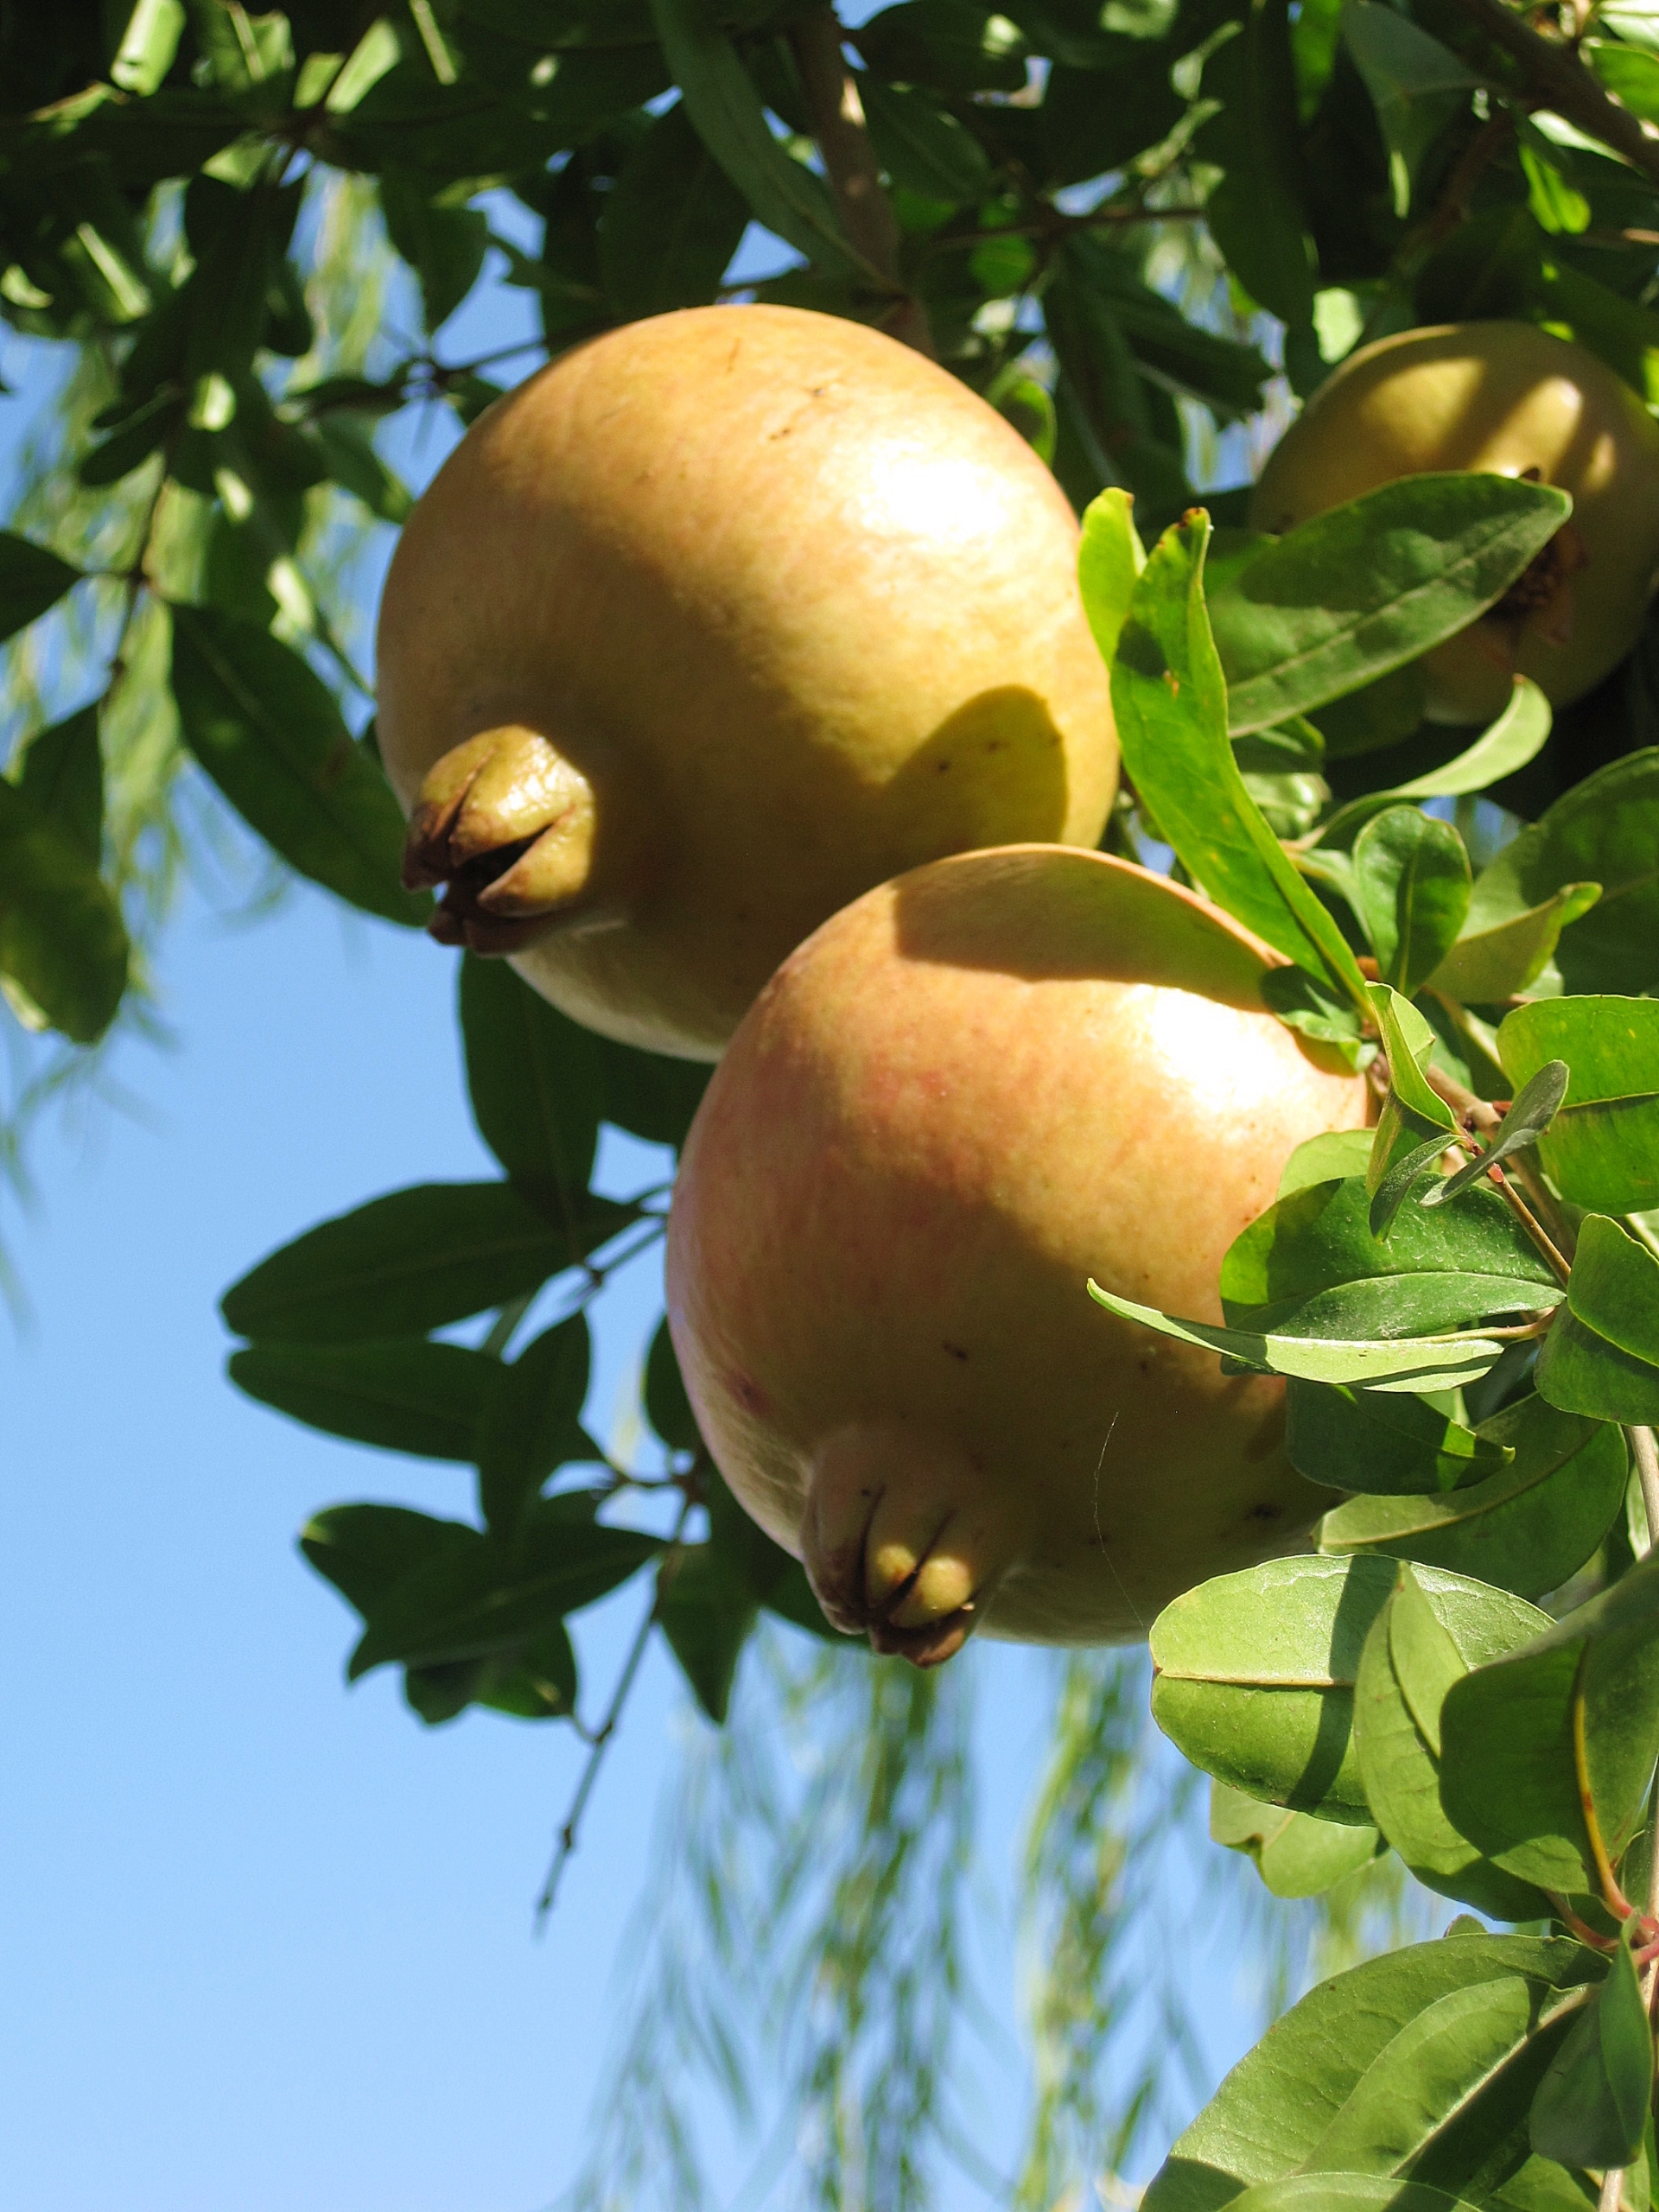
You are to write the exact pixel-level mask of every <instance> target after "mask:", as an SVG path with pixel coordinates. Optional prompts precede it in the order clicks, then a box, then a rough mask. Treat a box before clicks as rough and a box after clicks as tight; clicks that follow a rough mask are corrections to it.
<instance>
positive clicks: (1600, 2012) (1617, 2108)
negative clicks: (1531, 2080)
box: [1531, 1943, 1653, 2168]
mask: <svg viewBox="0 0 1659 2212" xmlns="http://www.w3.org/2000/svg"><path fill="white" fill-rule="evenodd" d="M1652 2095H1653V2029H1652V2026H1651V2024H1649V2019H1648V2008H1647V2006H1646V2005H1644V2004H1643V2001H1642V1985H1641V1983H1640V1981H1639V1980H1637V1972H1636V1965H1635V1961H1633V1960H1632V1958H1631V1956H1630V1946H1629V1944H1628V1943H1621V1944H1620V1945H1619V1946H1618V1949H1617V1950H1616V1951H1615V1952H1614V1953H1613V1957H1612V1963H1611V1966H1610V1967H1608V1970H1607V1979H1606V1980H1605V1981H1604V1982H1603V1983H1602V1985H1601V1986H1600V1988H1599V1989H1598V1990H1597V1991H1596V1992H1595V1993H1594V1994H1593V1995H1592V1998H1591V1999H1590V2001H1589V2002H1588V2004H1586V2005H1585V2007H1584V2009H1583V2011H1582V2012H1581V2014H1580V2018H1579V2021H1578V2024H1577V2025H1576V2026H1575V2027H1574V2028H1573V2032H1572V2033H1571V2035H1569V2036H1568V2037H1567V2041H1566V2043H1565V2044H1563V2045H1562V2046H1561V2048H1560V2050H1559V2051H1558V2052H1557V2053H1556V2056H1555V2060H1554V2064H1553V2065H1552V2066H1551V2067H1550V2069H1549V2071H1548V2074H1546V2075H1545V2076H1544V2078H1543V2080H1542V2081H1541V2082H1540V2083H1539V2084H1538V2093H1537V2094H1536V2095H1535V2097H1534V2099H1533V2101H1532V2128H1531V2133H1532V2147H1533V2149H1534V2150H1535V2151H1536V2152H1538V2154H1539V2156H1540V2157H1541V2158H1555V2159H1557V2160H1559V2161H1560V2164H1562V2165H1564V2166H1595V2167H1598V2168H1600V2167H1605V2166H1630V2165H1634V2164H1635V2163H1636V2160H1637V2157H1638V2155H1639V2153H1640V2152H1641V2149H1642V2138H1643V2133H1644V2131H1645V2130H1646V2127H1647V2124H1648V2105H1649V2100H1650V2099H1651V2097H1652Z"/></svg>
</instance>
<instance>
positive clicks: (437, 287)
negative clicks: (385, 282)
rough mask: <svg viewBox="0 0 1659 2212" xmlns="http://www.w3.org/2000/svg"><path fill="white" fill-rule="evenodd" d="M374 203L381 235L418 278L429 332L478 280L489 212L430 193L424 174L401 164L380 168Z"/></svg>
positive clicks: (442, 195) (455, 306) (487, 235)
mask: <svg viewBox="0 0 1659 2212" xmlns="http://www.w3.org/2000/svg"><path fill="white" fill-rule="evenodd" d="M380 206H381V209H382V211H383V212H384V213H385V219H386V235H387V236H388V237H389V238H391V243H392V245H393V246H394V247H395V248H396V249H397V252H398V253H400V254H401V255H402V256H403V257H404V260H405V261H406V262H408V264H409V265H410V268H411V269H412V270H414V271H415V273H416V276H417V277H419V279H420V283H421V308H422V314H423V319H424V321H425V323H426V328H427V334H428V335H429V336H430V335H431V334H432V333H433V332H435V331H436V330H437V329H438V328H439V327H440V325H442V324H443V323H446V322H448V320H449V318H450V316H451V315H453V314H454V311H455V309H456V308H458V307H459V306H460V305H461V302H462V301H463V300H464V299H465V298H466V296H467V294H468V292H470V291H471V290H472V289H473V286H474V284H475V283H477V282H478V278H479V275H480V271H481V270H482V269H483V266H484V256H485V254H486V251H487V250H488V247H489V242H490V220H489V217H488V216H487V215H486V214H485V213H483V211H482V210H481V209H480V208H477V207H467V205H466V204H465V202H464V201H461V203H460V204H453V203H452V201H451V199H450V195H449V194H448V193H442V194H439V195H437V196H436V197H435V196H434V195H433V193H432V191H431V188H430V186H429V184H428V182H427V181H426V180H425V179H424V178H423V177H418V176H416V175H412V174H411V173H410V171H409V170H407V169H401V168H387V169H385V170H383V171H382V172H381V175H380Z"/></svg>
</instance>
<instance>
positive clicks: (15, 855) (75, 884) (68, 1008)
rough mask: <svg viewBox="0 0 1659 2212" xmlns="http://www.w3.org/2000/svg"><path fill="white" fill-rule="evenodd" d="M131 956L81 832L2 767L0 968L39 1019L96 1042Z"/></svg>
mask: <svg viewBox="0 0 1659 2212" xmlns="http://www.w3.org/2000/svg"><path fill="white" fill-rule="evenodd" d="M128 957H129V955H128V945H127V932H126V928H125V925H124V923H123V921H122V919H121V910H120V907H119V906H118V905H117V903H116V900H115V897H114V894H113V893H111V890H110V889H109V887H108V886H107V885H106V884H105V883H104V882H103V880H101V879H100V877H99V874H98V870H97V868H96V866H95V865H93V864H92V863H91V862H89V861H88V860H87V858H86V854H85V852H84V850H83V849H82V847H81V845H80V843H79V840H78V838H77V837H76V836H75V834H74V832H73V830H72V829H67V828H66V827H65V826H64V825H63V824H62V823H60V822H59V821H55V820H54V819H53V817H51V816H50V815H48V814H47V813H44V812H42V810H41V808H40V807H39V806H38V805H36V804H35V801H34V800H33V799H32V798H30V797H29V795H28V793H27V792H26V791H21V790H19V789H18V787H17V786H16V785H15V784H11V783H9V782H8V781H7V780H6V779H5V778H4V777H3V776H0V976H6V977H7V978H9V979H10V982H12V983H13V984H15V985H16V986H17V987H18V988H19V989H21V991H22V994H23V995H24V998H25V1001H26V1002H27V1003H28V1004H29V1006H31V1007H33V1008H34V1009H35V1010H36V1013H37V1014H38V1019H39V1022H40V1024H41V1026H42V1027H45V1026H50V1027H52V1028H54V1029H58V1030H60V1031H61V1032H62V1033H63V1034H64V1035H65V1036H66V1037H67V1038H69V1039H71V1040H72V1042H73V1043H74V1044H77V1045H92V1044H96V1042H97V1041H98V1039H99V1038H100V1037H101V1036H102V1035H103V1034H104V1032H105V1030H106V1029H107V1028H108V1027H109V1026H110V1024H111V1021H113V1020H114V1019H115V1015H116V1011H117V1009H118V1007H119V1006H120V1003H121V997H122V994H123V992H124V990H125V989H126V986H127V963H128ZM13 1003H14V1005H16V1001H15V1000H14V1001H13Z"/></svg>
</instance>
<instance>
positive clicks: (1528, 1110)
mask: <svg viewBox="0 0 1659 2212" xmlns="http://www.w3.org/2000/svg"><path fill="white" fill-rule="evenodd" d="M1566 1096H1567V1062H1566V1061H1565V1060H1546V1061H1545V1062H1544V1065H1542V1067H1541V1068H1540V1069H1539V1071H1538V1072H1537V1074H1536V1075H1535V1076H1529V1077H1528V1079H1527V1081H1526V1082H1525V1083H1524V1084H1522V1087H1521V1089H1520V1090H1519V1091H1518V1092H1517V1093H1516V1096H1515V1097H1514V1098H1513V1099H1511V1100H1510V1106H1509V1110H1508V1111H1507V1112H1506V1113H1505V1115H1504V1116H1503V1123H1502V1126H1501V1127H1500V1128H1499V1129H1498V1132H1497V1135H1496V1136H1495V1137H1494V1138H1493V1139H1492V1141H1491V1143H1490V1144H1489V1145H1487V1147H1486V1148H1485V1149H1484V1151H1483V1152H1482V1153H1480V1154H1478V1156H1477V1157H1476V1158H1475V1159H1473V1160H1465V1162H1464V1164H1463V1166H1461V1167H1459V1169H1458V1171H1457V1173H1455V1174H1454V1175H1448V1176H1447V1177H1446V1180H1445V1182H1443V1183H1439V1184H1436V1185H1435V1187H1434V1188H1433V1190H1432V1191H1430V1192H1427V1193H1426V1194H1425V1196H1424V1198H1423V1204H1424V1205H1426V1206H1440V1205H1445V1204H1446V1200H1447V1199H1448V1198H1456V1197H1457V1195H1458V1193H1459V1192H1460V1191H1466V1190H1467V1189H1468V1188H1469V1185H1471V1183H1475V1182H1478V1180H1479V1179H1480V1178H1481V1177H1482V1176H1483V1175H1484V1174H1485V1173H1486V1172H1487V1170H1488V1169H1489V1168H1491V1167H1492V1166H1495V1165H1496V1164H1497V1162H1498V1161H1499V1160H1508V1159H1509V1158H1510V1155H1511V1154H1514V1153H1517V1152H1522V1151H1524V1150H1525V1148H1526V1147H1528V1146H1529V1145H1534V1144H1536V1143H1537V1141H1538V1140H1539V1138H1540V1137H1541V1136H1542V1135H1543V1134H1544V1131H1545V1130H1546V1129H1547V1128H1548V1127H1549V1125H1550V1123H1551V1122H1552V1121H1553V1120H1554V1117H1555V1116H1556V1113H1557V1112H1558V1111H1559V1109H1560V1103H1561V1101H1562V1099H1563V1098H1565V1097H1566Z"/></svg>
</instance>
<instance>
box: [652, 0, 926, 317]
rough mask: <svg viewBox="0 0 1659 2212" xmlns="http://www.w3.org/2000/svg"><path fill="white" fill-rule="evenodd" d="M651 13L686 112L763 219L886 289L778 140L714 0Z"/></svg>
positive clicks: (661, 0)
mask: <svg viewBox="0 0 1659 2212" xmlns="http://www.w3.org/2000/svg"><path fill="white" fill-rule="evenodd" d="M651 13H652V22H654V23H655V25H656V27H657V35H658V39H659V40H660V41H661V42H662V48H663V51H664V54H666V55H667V57H668V62H669V67H671V69H672V71H673V73H674V77H675V80H676V82H677V84H678V86H679V87H680V97H681V99H682V100H683V102H684V105H685V108H686V111H687V113H688V114H689V115H690V118H691V120H692V122H693V123H694V124H696V128H697V132H698V135H699V136H700V137H701V138H702V142H703V143H704V145H705V146H707V147H708V149H709V152H710V153H711V154H712V155H713V156H714V157H715V160H716V161H717V162H719V163H720V166H721V168H722V169H724V170H725V172H726V174H727V175H728V177H729V178H730V179H731V181H732V182H733V184H734V185H735V186H736V188H737V189H738V191H739V192H741V194H742V195H743V197H744V199H745V200H747V202H748V204H749V207H750V208H751V209H752V210H753V213H754V214H755V216H756V218H757V219H759V220H760V222H762V223H764V224H765V226H766V228H767V229H768V230H769V231H774V232H776V233H777V235H778V236H779V238H783V239H785V240H786V241H787V242H788V244H789V245H792V246H793V247H794V248H795V250H796V251H797V252H798V253H803V254H804V255H805V256H806V257H807V259H808V260H809V261H810V262H811V263H812V264H814V266H815V267H817V268H818V269H821V270H824V271H825V272H826V273H827V274H829V275H830V276H836V277H862V278H864V279H865V280H867V281H869V280H874V282H875V283H877V284H878V285H879V286H880V288H881V289H884V290H885V289H888V287H887V285H886V284H885V283H884V282H883V280H882V278H881V277H880V273H879V271H877V270H873V269H871V268H869V267H868V265H867V264H866V263H865V262H864V260H863V258H862V257H861V255H859V254H857V253H855V251H853V249H852V247H851V246H849V245H848V243H847V240H846V238H844V237H843V236H842V230H841V226H840V224H839V223H838V222H837V220H836V211H835V203H834V201H833V200H831V199H830V197H829V192H828V190H827V189H826V188H825V187H824V185H823V183H822V181H820V180H819V179H818V178H817V176H815V175H813V174H812V172H811V170H810V169H808V168H804V167H803V165H802V164H801V163H800V162H797V161H793V160H791V157H790V156H789V155H788V154H786V153H785V151H784V149H783V148H782V147H781V146H780V145H779V143H778V141H777V140H776V139H775V138H774V137H772V129H771V126H770V124H768V123H767V121H766V109H765V107H764V106H763V105H762V104H761V99H760V93H759V92H757V91H756V89H755V86H754V82H753V79H752V78H751V77H750V75H749V73H748V72H747V69H745V67H743V64H742V62H741V60H740V59H739V57H738V53H737V49H736V48H735V47H734V45H733V44H732V42H731V41H730V40H729V39H728V37H727V36H726V35H725V33H724V32H723V31H721V29H719V28H718V26H717V24H716V22H715V16H714V10H713V9H712V8H711V7H710V6H709V4H708V0H651Z"/></svg>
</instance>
